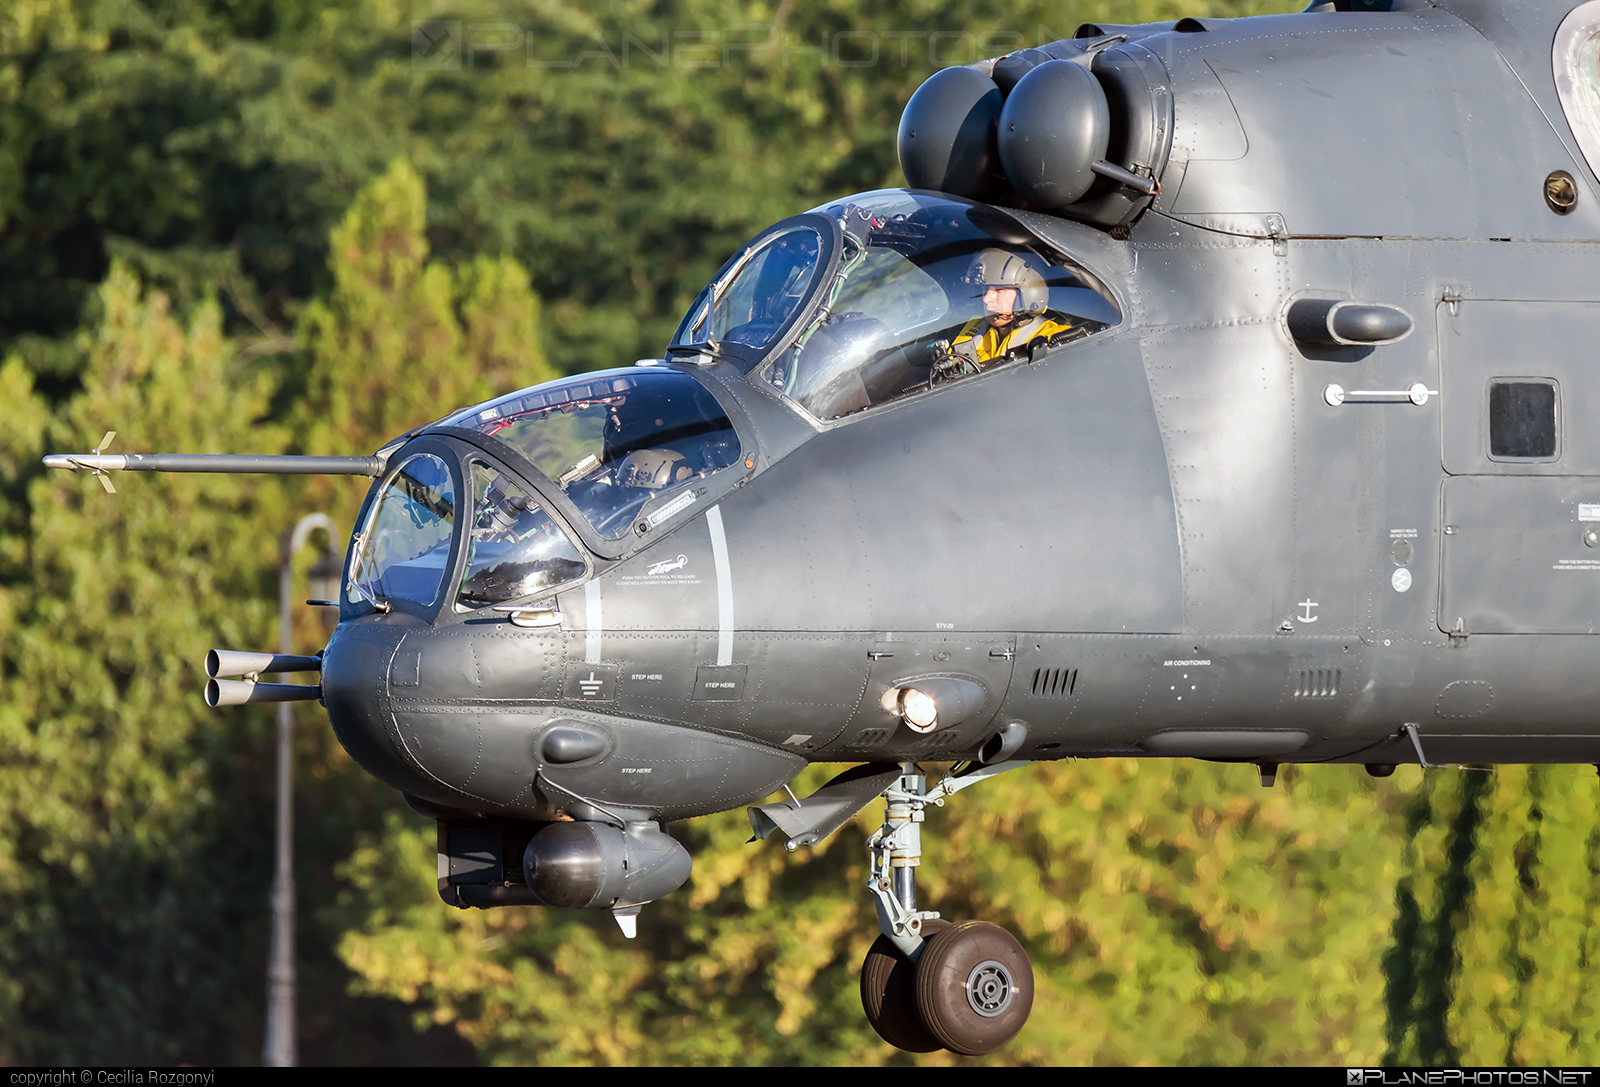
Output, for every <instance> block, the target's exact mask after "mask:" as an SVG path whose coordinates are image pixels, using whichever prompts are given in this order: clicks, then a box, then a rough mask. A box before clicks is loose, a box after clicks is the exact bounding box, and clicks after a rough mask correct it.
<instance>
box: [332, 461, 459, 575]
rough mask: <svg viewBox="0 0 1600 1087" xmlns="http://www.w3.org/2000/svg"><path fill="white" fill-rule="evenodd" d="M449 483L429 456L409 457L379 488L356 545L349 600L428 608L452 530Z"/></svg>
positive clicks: (445, 473)
mask: <svg viewBox="0 0 1600 1087" xmlns="http://www.w3.org/2000/svg"><path fill="white" fill-rule="evenodd" d="M455 507H456V503H455V482H454V481H453V480H452V479H451V477H450V469H449V468H447V467H446V466H445V463H444V461H443V460H441V459H439V458H438V457H436V456H434V455H433V454H432V453H422V454H418V455H417V456H415V457H411V458H409V459H408V460H406V462H405V463H404V464H402V465H400V467H399V468H398V469H397V470H396V471H395V473H394V475H392V476H390V477H389V479H388V481H387V482H386V483H384V485H383V490H382V492H381V493H380V494H379V495H378V498H377V501H375V502H374V503H373V504H372V512H371V513H370V514H369V515H368V517H367V524H366V527H365V528H364V529H362V531H361V535H360V536H359V537H358V538H357V540H356V561H355V564H354V565H353V566H352V567H351V570H350V590H351V594H352V595H354V596H364V597H366V598H367V599H369V600H373V601H388V600H411V601H414V602H416V603H418V604H432V603H433V602H434V601H435V600H437V599H438V597H439V585H440V583H441V582H442V581H443V580H444V568H445V563H446V562H448V561H449V558H450V535H451V532H452V530H453V528H454V525H455Z"/></svg>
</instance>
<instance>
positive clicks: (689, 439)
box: [436, 367, 739, 540]
mask: <svg viewBox="0 0 1600 1087" xmlns="http://www.w3.org/2000/svg"><path fill="white" fill-rule="evenodd" d="M436 425H437V426H441V427H462V428H465V429H467V430H475V431H477V432H478V433H479V434H483V435H486V436H488V437H491V438H493V439H494V440H495V441H496V442H499V443H501V444H503V445H505V446H507V447H509V448H510V449H511V450H513V451H514V452H516V453H517V454H518V455H520V456H521V457H523V458H525V459H527V460H528V461H530V462H532V464H533V466H534V467H535V468H537V469H539V471H540V472H542V473H544V475H545V476H546V477H548V478H549V479H550V480H551V482H553V483H554V484H555V485H556V486H557V487H559V488H560V489H561V491H562V492H563V493H564V494H565V495H566V496H567V498H568V499H570V500H571V502H572V504H573V505H574V506H576V507H577V509H578V512H579V513H580V514H582V515H583V517H584V519H585V520H587V521H588V522H589V524H590V526H591V527H593V529H594V530H595V532H596V533H597V534H598V535H600V536H601V537H603V538H605V539H608V540H615V539H618V538H620V537H621V536H622V535H623V534H624V533H626V532H627V531H628V530H629V529H630V528H631V527H632V526H633V524H634V521H635V519H636V518H637V517H638V516H639V514H640V511H641V509H642V508H643V507H644V506H645V505H646V504H647V503H649V502H651V500H652V499H655V498H658V497H662V496H664V495H667V494H669V493H673V492H676V491H679V490H681V489H683V488H685V487H687V486H691V485H692V484H693V483H694V481H696V480H700V479H704V478H705V477H706V476H709V475H711V474H712V473H713V472H716V471H718V470H720V469H723V468H726V467H728V466H730V465H732V464H734V463H735V462H736V461H738V459H739V438H738V436H737V435H736V434H735V433H734V430H733V423H732V422H731V421H730V420H729V419H728V416H727V413H726V412H724V411H723V409H722V407H721V405H719V404H718V403H717V401H716V399H715V398H714V397H713V396H712V395H711V394H710V393H709V392H707V391H706V390H705V389H704V388H703V387H702V386H701V384H700V383H699V382H698V381H696V380H695V379H694V378H692V377H690V376H689V375H688V374H684V373H680V372H678V371H676V370H669V369H664V368H663V369H659V370H652V369H649V368H644V367H639V368H635V369H631V370H603V371H600V372H598V373H593V374H584V375H581V376H580V377H575V378H567V379H565V380H563V381H553V382H550V383H548V384H545V385H539V386H536V387H534V388H532V389H524V390H522V391H521V392H515V393H512V394H511V395H509V396H503V397H501V398H500V399H498V400H492V401H490V402H489V403H487V404H480V405H478V406H477V407H473V408H468V409H467V410H466V411H463V412H460V413H458V414H456V415H452V416H449V417H448V418H445V419H442V420H440V422H439V423H438V424H436ZM655 509H659V504H658V505H657V506H656V507H655ZM658 516H659V514H658Z"/></svg>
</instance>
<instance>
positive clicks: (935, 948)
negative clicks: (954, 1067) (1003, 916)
mask: <svg viewBox="0 0 1600 1087" xmlns="http://www.w3.org/2000/svg"><path fill="white" fill-rule="evenodd" d="M969 983H970V984H971V986H972V991H971V992H970V993H969V991H968V986H969ZM1032 1010H1033V967H1032V966H1031V965H1030V964H1029V963H1028V954H1027V952H1025V951H1023V950H1022V945H1021V944H1019V943H1017V939H1016V937H1015V936H1012V935H1011V933H1009V932H1007V931H1006V930H1005V929H1003V928H1001V927H1000V926H998V925H991V924H990V923H989V922H987V921H963V922H962V923H961V924H959V925H954V926H952V927H951V928H948V929H946V930H945V931H943V932H941V933H939V934H938V935H937V936H935V937H934V938H933V939H932V940H929V941H928V945H927V946H926V947H925V948H923V950H922V957H921V958H920V959H919V960H918V961H917V1014H918V1015H919V1016H920V1017H921V1019H922V1025H923V1026H924V1027H926V1028H927V1031H928V1033H929V1034H931V1035H932V1036H933V1037H935V1038H937V1039H938V1040H939V1042H940V1043H941V1044H942V1045H943V1046H944V1047H945V1048H946V1049H948V1050H950V1051H952V1052H954V1053H960V1054H962V1055H964V1056H968V1057H976V1056H978V1055H979V1054H981V1053H992V1052H994V1051H995V1050H997V1049H999V1048H1000V1047H1001V1046H1003V1045H1005V1044H1006V1043H1007V1042H1009V1041H1011V1039H1013V1038H1015V1037H1016V1036H1017V1032H1018V1031H1020V1030H1021V1029H1022V1027H1023V1024H1025V1023H1027V1021H1028V1013H1029V1012H1031V1011H1032Z"/></svg>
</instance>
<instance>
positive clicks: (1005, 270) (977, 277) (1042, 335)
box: [950, 249, 1073, 369]
mask: <svg viewBox="0 0 1600 1087" xmlns="http://www.w3.org/2000/svg"><path fill="white" fill-rule="evenodd" d="M964 281H965V282H966V283H967V284H969V285H970V286H973V287H976V288H978V289H979V290H981V291H982V294H983V308H984V311H985V313H984V316H982V317H974V318H973V319H972V320H970V321H968V322H967V323H966V324H965V325H964V326H962V329H961V331H960V332H958V333H957V334H956V337H955V339H954V340H953V341H951V344H950V351H951V353H952V354H954V355H957V356H960V357H962V358H965V359H966V360H967V361H969V362H973V363H976V364H977V366H978V368H979V369H982V368H984V367H985V366H987V365H988V364H989V363H991V362H993V361H995V360H996V359H1004V358H1007V357H1010V356H1013V355H1016V354H1019V353H1022V352H1025V351H1031V350H1032V349H1033V348H1034V347H1036V346H1043V345H1046V344H1051V343H1056V342H1058V341H1059V340H1060V339H1061V338H1063V337H1065V336H1066V335H1067V334H1068V333H1070V332H1072V331H1073V325H1072V322H1070V321H1068V320H1066V319H1064V318H1063V317H1061V315H1059V314H1056V313H1053V312H1051V311H1049V310H1048V309H1047V308H1046V307H1047V306H1048V305H1049V302H1050V288H1049V287H1047V286H1045V282H1044V278H1043V277H1042V276H1040V275H1039V273H1038V272H1036V271H1035V270H1034V269H1033V267H1032V266H1031V265H1030V264H1029V263H1028V261H1027V260H1026V259H1025V258H1024V257H1022V256H1020V255H1018V254H1016V253H1008V252H1006V251H1005V250H1004V249H985V250H983V251H982V252H981V253H979V254H978V255H977V256H975V257H973V258H972V264H971V265H970V266H969V267H968V268H967V274H966V277H965V280H964Z"/></svg>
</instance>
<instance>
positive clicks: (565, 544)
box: [456, 461, 588, 611]
mask: <svg viewBox="0 0 1600 1087" xmlns="http://www.w3.org/2000/svg"><path fill="white" fill-rule="evenodd" d="M472 495H473V507H472V522H471V527H470V530H469V531H470V536H469V537H468V539H467V568H466V571H465V573H464V574H463V575H462V578H461V587H460V590H459V591H458V592H457V594H456V607H458V608H460V609H462V610H464V611H474V610H476V609H478V608H487V607H489V606H491V605H494V604H503V603H506V602H507V601H511V600H521V599H524V598H526V597H530V596H534V595H537V594H538V593H541V592H544V591H545V590H547V589H553V588H555V587H557V586H559V585H563V584H565V583H567V582H569V581H572V580H573V579H575V578H580V577H582V576H583V575H584V573H585V572H586V571H587V570H588V566H587V564H585V562H584V561H583V556H582V555H581V554H579V552H578V549H577V548H576V547H574V546H573V544H572V541H571V540H569V539H567V535H566V533H564V532H562V531H561V527H560V526H559V525H557V524H556V523H555V521H553V520H552V519H551V517H550V515H549V514H548V513H546V512H545V511H544V510H543V509H542V508H541V507H540V506H539V502H538V499H537V498H536V497H534V496H533V495H531V494H530V493H529V492H528V489H527V488H526V487H524V486H522V485H521V484H520V483H518V482H516V481H515V480H513V479H512V478H511V477H510V476H508V475H506V474H505V473H504V472H501V471H499V470H498V469H495V468H491V467H489V466H488V465H486V464H484V463H482V462H480V461H474V462H473V464H472Z"/></svg>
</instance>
